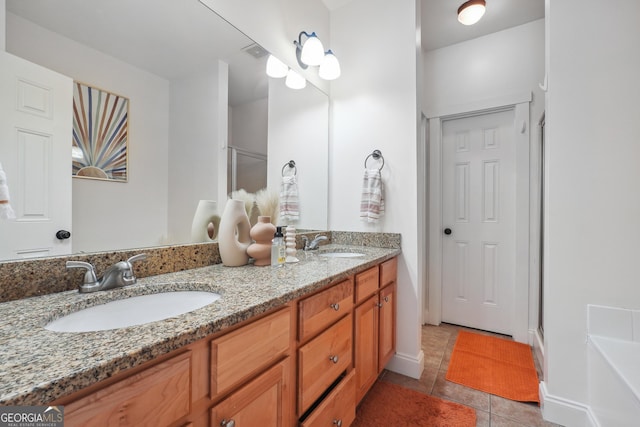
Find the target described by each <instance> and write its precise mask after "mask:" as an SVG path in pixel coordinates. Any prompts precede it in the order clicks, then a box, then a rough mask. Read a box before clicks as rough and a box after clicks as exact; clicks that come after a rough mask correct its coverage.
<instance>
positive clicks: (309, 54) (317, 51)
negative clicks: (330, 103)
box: [293, 31, 340, 80]
mask: <svg viewBox="0 0 640 427" xmlns="http://www.w3.org/2000/svg"><path fill="white" fill-rule="evenodd" d="M302 36H305V37H306V40H305V41H304V42H303V41H302ZM293 44H294V45H295V46H296V58H297V60H298V64H299V65H300V67H302V69H303V70H306V69H307V68H308V67H309V66H310V65H311V66H316V65H319V66H320V69H319V70H318V75H319V76H320V78H322V79H324V80H334V79H337V78H338V77H340V63H339V62H338V58H336V56H335V55H334V54H333V52H332V51H331V49H329V50H327V51H326V52H325V50H324V47H323V46H322V42H321V41H320V39H319V38H318V36H317V35H316V33H315V32H312V33H311V34H309V33H307V32H306V31H301V32H300V34H299V35H298V40H294V41H293Z"/></svg>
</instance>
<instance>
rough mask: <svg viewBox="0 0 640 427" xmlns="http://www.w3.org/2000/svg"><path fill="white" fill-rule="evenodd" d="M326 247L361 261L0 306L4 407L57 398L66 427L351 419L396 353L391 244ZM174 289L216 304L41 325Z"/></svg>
mask: <svg viewBox="0 0 640 427" xmlns="http://www.w3.org/2000/svg"><path fill="white" fill-rule="evenodd" d="M322 251H324V252H326V251H335V252H350V253H359V254H362V255H361V256H359V257H324V256H321V254H320V253H313V254H307V255H306V258H307V259H303V260H302V261H301V262H300V263H297V264H294V265H287V266H285V267H284V268H271V267H253V266H245V267H237V268H229V267H223V266H222V265H212V266H209V267H204V268H198V269H192V270H186V271H182V272H176V273H169V274H162V275H156V276H150V277H146V278H143V279H141V280H139V283H138V284H136V285H134V286H131V287H128V288H122V289H117V290H114V291H105V292H102V293H100V294H103V295H97V294H94V295H81V294H79V293H78V292H74V291H71V292H61V293H56V294H52V295H46V296H41V297H36V298H27V299H22V300H18V301H11V302H7V303H3V304H0V314H2V315H3V316H4V317H5V319H6V320H7V322H4V323H3V325H5V326H3V330H2V331H1V333H2V335H1V337H2V339H3V341H4V343H3V345H6V346H7V347H6V348H8V349H9V351H8V354H7V355H6V356H5V355H3V356H0V358H2V360H1V362H2V363H0V374H1V376H2V378H3V381H2V385H1V386H0V404H3V405H28V404H34V405H38V404H56V405H64V407H65V425H68V426H74V425H82V426H88V425H101V426H102V425H112V424H113V425H136V426H138V425H154V426H160V425H167V426H209V425H210V426H228V427H231V426H238V427H239V426H245V425H250V426H251V425H260V426H267V425H273V426H294V425H303V426H316V425H343V426H348V425H349V424H350V423H351V422H352V421H353V419H354V418H355V407H356V405H357V403H358V402H359V400H360V399H361V398H362V397H363V396H364V394H365V393H366V391H367V390H368V389H369V388H370V387H371V386H372V385H373V382H374V381H375V378H376V377H377V376H378V374H379V373H380V372H381V370H382V369H383V368H384V365H385V364H386V363H387V362H388V360H389V359H390V357H391V356H392V355H393V354H394V352H395V314H396V312H395V295H396V289H397V288H396V275H397V256H398V255H399V254H400V250H399V249H398V248H377V247H370V246H345V245H328V246H323V249H322ZM171 289H176V290H189V289H192V290H207V291H215V292H217V293H219V294H220V295H221V298H220V299H219V300H218V301H216V302H214V303H212V304H210V305H208V306H206V307H203V308H201V309H198V310H195V311H192V312H189V313H186V314H183V315H180V316H178V317H174V318H170V319H166V320H162V321H158V322H153V323H148V324H144V325H139V326H132V327H126V328H121V329H115V330H107V331H97V332H84V333H59V332H52V331H47V330H45V329H44V328H43V326H44V325H45V324H46V323H47V322H48V321H50V320H52V319H53V318H56V317H59V316H61V315H64V314H66V313H68V312H73V311H74V310H78V309H79V308H81V307H86V306H91V305H95V304H98V303H101V302H106V300H108V299H118V298H125V297H127V296H132V295H139V294H144V293H151V292H158V291H162V292H166V291H168V290H171ZM18 324H21V327H17V326H16V325H18ZM5 379H6V380H5Z"/></svg>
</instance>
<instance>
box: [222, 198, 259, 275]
mask: <svg viewBox="0 0 640 427" xmlns="http://www.w3.org/2000/svg"><path fill="white" fill-rule="evenodd" d="M250 230H251V225H250V224H249V217H248V216H247V211H245V209H244V202H243V201H242V200H233V199H229V200H227V204H226V205H225V207H224V212H222V217H221V218H220V230H219V231H218V249H219V251H220V258H221V259H222V264H224V265H226V266H227V267H238V266H241V265H246V264H247V263H248V262H249V255H247V248H248V247H249V245H250V244H251V237H250V235H249V232H250Z"/></svg>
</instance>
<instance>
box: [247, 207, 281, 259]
mask: <svg viewBox="0 0 640 427" xmlns="http://www.w3.org/2000/svg"><path fill="white" fill-rule="evenodd" d="M275 232H276V226H275V225H273V224H271V217H269V216H259V217H258V221H257V222H256V225H254V226H253V227H252V228H251V232H250V233H249V234H250V236H251V238H252V239H253V240H255V243H252V244H251V245H250V246H249V247H248V248H247V254H248V255H249V256H250V257H251V258H253V259H254V261H253V265H257V266H263V265H271V240H272V239H273V235H274V234H275Z"/></svg>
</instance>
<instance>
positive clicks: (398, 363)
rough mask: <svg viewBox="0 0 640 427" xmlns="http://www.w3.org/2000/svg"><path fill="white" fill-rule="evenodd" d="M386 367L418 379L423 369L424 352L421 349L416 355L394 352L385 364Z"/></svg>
mask: <svg viewBox="0 0 640 427" xmlns="http://www.w3.org/2000/svg"><path fill="white" fill-rule="evenodd" d="M386 369H388V370H390V371H393V372H396V373H398V374H402V375H406V376H407V377H411V378H415V379H420V376H421V375H422V371H423V370H424V353H423V352H422V350H420V353H418V355H417V356H411V355H408V354H403V353H396V354H395V355H394V356H393V358H392V359H391V360H390V361H389V363H388V364H387V366H386Z"/></svg>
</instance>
